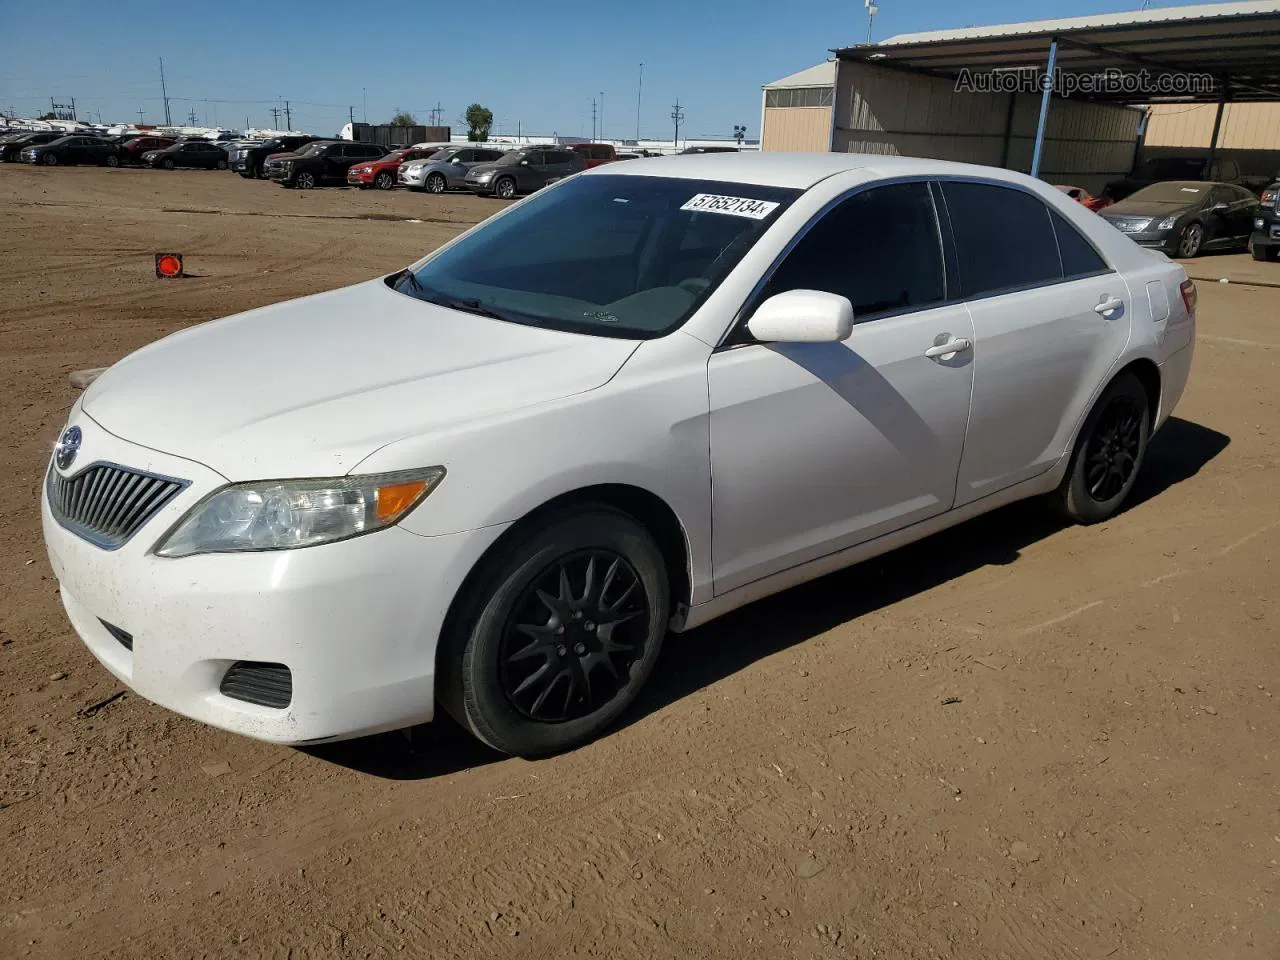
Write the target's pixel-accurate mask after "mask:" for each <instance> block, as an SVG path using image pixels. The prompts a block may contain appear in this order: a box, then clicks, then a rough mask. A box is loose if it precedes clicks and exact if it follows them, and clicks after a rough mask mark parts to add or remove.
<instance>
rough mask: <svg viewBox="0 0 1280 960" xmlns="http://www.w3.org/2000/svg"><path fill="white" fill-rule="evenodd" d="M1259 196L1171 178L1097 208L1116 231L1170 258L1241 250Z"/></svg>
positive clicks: (1224, 186)
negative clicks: (1117, 201) (1208, 252)
mask: <svg viewBox="0 0 1280 960" xmlns="http://www.w3.org/2000/svg"><path fill="white" fill-rule="evenodd" d="M1257 212H1258V198H1257V197H1255V196H1254V195H1253V194H1252V193H1250V192H1249V191H1248V190H1246V189H1245V188H1244V187H1237V186H1235V185H1234V184H1230V183H1202V182H1201V181H1198V180H1170V181H1167V182H1165V183H1155V184H1152V185H1151V186H1149V187H1146V188H1144V189H1142V190H1139V191H1138V192H1137V193H1134V194H1132V195H1131V196H1129V197H1128V198H1126V199H1124V200H1121V201H1120V202H1119V203H1114V204H1112V205H1111V206H1109V207H1105V208H1104V209H1102V210H1100V211H1099V212H1098V215H1099V216H1100V217H1102V218H1103V219H1104V220H1106V221H1108V222H1109V223H1110V224H1111V225H1112V226H1113V227H1115V228H1116V229H1117V230H1119V231H1120V232H1121V233H1124V234H1127V235H1128V236H1129V238H1130V239H1132V240H1133V241H1134V242H1135V243H1137V244H1139V245H1140V246H1144V247H1153V248H1155V249H1157V250H1163V251H1164V252H1165V253H1166V254H1168V255H1169V256H1171V257H1194V256H1197V255H1199V254H1200V253H1202V252H1204V251H1207V250H1228V249H1236V248H1239V249H1244V248H1245V247H1246V246H1247V245H1248V243H1249V233H1250V232H1251V231H1252V230H1253V220H1254V217H1255V216H1256V215H1257Z"/></svg>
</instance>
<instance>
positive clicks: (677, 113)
mask: <svg viewBox="0 0 1280 960" xmlns="http://www.w3.org/2000/svg"><path fill="white" fill-rule="evenodd" d="M671 119H672V120H674V121H675V122H676V135H675V138H674V139H673V140H672V141H671V146H672V149H673V151H674V152H676V153H679V152H680V121H681V120H683V119H684V111H683V110H681V109H680V98H679V97H677V98H676V103H675V106H673V107H672V108H671Z"/></svg>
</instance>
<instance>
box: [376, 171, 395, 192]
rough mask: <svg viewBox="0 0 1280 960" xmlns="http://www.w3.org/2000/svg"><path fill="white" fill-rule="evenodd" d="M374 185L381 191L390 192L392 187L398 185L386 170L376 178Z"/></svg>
mask: <svg viewBox="0 0 1280 960" xmlns="http://www.w3.org/2000/svg"><path fill="white" fill-rule="evenodd" d="M373 185H374V186H375V187H377V188H378V189H379V190H390V189H391V188H392V187H394V186H395V185H396V178H395V177H393V176H392V175H391V174H390V173H388V172H387V171H386V170H383V171H382V172H381V173H379V174H378V175H377V176H376V177H374V178H373Z"/></svg>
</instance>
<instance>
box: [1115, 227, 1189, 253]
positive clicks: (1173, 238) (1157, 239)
mask: <svg viewBox="0 0 1280 960" xmlns="http://www.w3.org/2000/svg"><path fill="white" fill-rule="evenodd" d="M1125 236H1126V237H1128V238H1129V239H1130V240H1132V241H1133V242H1134V243H1136V244H1137V245H1138V246H1140V247H1150V248H1151V249H1152V250H1163V251H1164V252H1165V253H1167V254H1168V255H1169V256H1173V255H1174V254H1175V253H1177V252H1178V234H1177V233H1176V232H1175V231H1173V230H1152V231H1148V232H1145V233H1126V234H1125Z"/></svg>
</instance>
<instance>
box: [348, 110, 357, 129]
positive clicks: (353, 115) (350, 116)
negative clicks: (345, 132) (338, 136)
mask: <svg viewBox="0 0 1280 960" xmlns="http://www.w3.org/2000/svg"><path fill="white" fill-rule="evenodd" d="M347 119H348V120H350V121H351V126H353V127H354V126H355V125H356V108H355V107H347Z"/></svg>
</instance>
